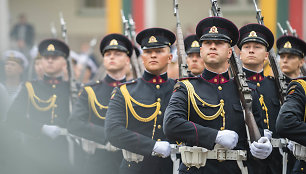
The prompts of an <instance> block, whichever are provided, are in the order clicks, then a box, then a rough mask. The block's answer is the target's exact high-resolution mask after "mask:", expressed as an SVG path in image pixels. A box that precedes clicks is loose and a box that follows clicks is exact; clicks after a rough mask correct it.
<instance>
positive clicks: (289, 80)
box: [284, 74, 292, 84]
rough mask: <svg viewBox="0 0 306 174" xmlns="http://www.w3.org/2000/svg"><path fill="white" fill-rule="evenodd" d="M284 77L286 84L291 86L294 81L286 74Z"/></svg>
mask: <svg viewBox="0 0 306 174" xmlns="http://www.w3.org/2000/svg"><path fill="white" fill-rule="evenodd" d="M284 76H285V82H286V83H288V84H289V83H290V82H291V80H292V79H291V78H290V77H288V76H286V75H285V74H284Z"/></svg>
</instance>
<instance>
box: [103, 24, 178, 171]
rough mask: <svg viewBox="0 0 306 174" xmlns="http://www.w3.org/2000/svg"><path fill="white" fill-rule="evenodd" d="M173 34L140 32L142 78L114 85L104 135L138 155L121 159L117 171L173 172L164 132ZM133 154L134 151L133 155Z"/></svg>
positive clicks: (138, 41)
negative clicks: (168, 70)
mask: <svg viewBox="0 0 306 174" xmlns="http://www.w3.org/2000/svg"><path fill="white" fill-rule="evenodd" d="M175 39H176V38H175V35H174V34H173V33H172V32H170V31H168V30H166V29H163V28H150V29H145V30H143V31H141V32H140V33H139V34H138V35H137V37H136V41H137V43H138V44H140V45H141V48H142V49H143V53H142V55H141V57H142V60H143V64H144V67H145V69H146V70H145V72H144V74H143V76H142V78H138V79H136V80H133V81H130V82H127V83H125V84H123V85H121V86H120V87H118V88H115V89H114V91H113V94H112V97H111V100H110V103H109V108H108V111H107V114H106V123H105V124H106V126H105V127H106V135H107V138H108V139H109V141H110V142H111V143H112V144H113V145H114V146H116V147H119V148H121V149H125V150H123V151H124V152H125V151H129V152H126V153H127V154H128V155H129V154H131V153H136V154H137V155H136V156H137V158H138V157H139V156H142V157H143V156H144V158H143V161H141V160H140V161H141V162H139V161H137V162H138V163H137V162H135V160H134V159H132V160H129V159H128V158H125V159H123V160H122V164H121V167H120V173H124V174H143V173H147V174H157V173H158V174H168V173H172V161H171V159H170V158H169V157H168V156H169V155H170V149H171V148H170V144H169V142H168V140H167V138H166V137H165V135H164V133H163V131H162V130H163V129H162V128H163V118H164V111H165V109H166V107H167V105H168V102H169V99H170V96H171V91H172V89H173V86H174V84H175V81H174V80H172V79H168V76H167V67H168V64H169V63H170V62H171V59H172V54H171V52H170V47H171V45H172V44H173V43H174V42H175ZM134 155H135V154H134Z"/></svg>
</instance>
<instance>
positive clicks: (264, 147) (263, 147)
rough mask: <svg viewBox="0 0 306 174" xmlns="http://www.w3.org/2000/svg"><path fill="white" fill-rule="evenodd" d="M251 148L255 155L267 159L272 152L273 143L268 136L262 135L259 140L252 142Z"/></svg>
mask: <svg viewBox="0 0 306 174" xmlns="http://www.w3.org/2000/svg"><path fill="white" fill-rule="evenodd" d="M250 149H251V153H252V155H253V156H254V157H256V158H258V159H266V158H267V157H268V156H269V155H270V154H271V152H272V144H271V143H270V141H269V139H268V138H267V137H261V138H260V139H259V140H258V142H255V141H254V142H253V143H252V144H251V146H250Z"/></svg>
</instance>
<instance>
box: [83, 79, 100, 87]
mask: <svg viewBox="0 0 306 174" xmlns="http://www.w3.org/2000/svg"><path fill="white" fill-rule="evenodd" d="M101 83H103V80H97V81H91V82H88V83H86V84H85V85H83V86H95V85H98V84H101Z"/></svg>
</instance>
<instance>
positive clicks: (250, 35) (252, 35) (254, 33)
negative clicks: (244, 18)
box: [249, 31, 257, 37]
mask: <svg viewBox="0 0 306 174" xmlns="http://www.w3.org/2000/svg"><path fill="white" fill-rule="evenodd" d="M249 37H257V34H256V32H255V31H251V32H250V34H249Z"/></svg>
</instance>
